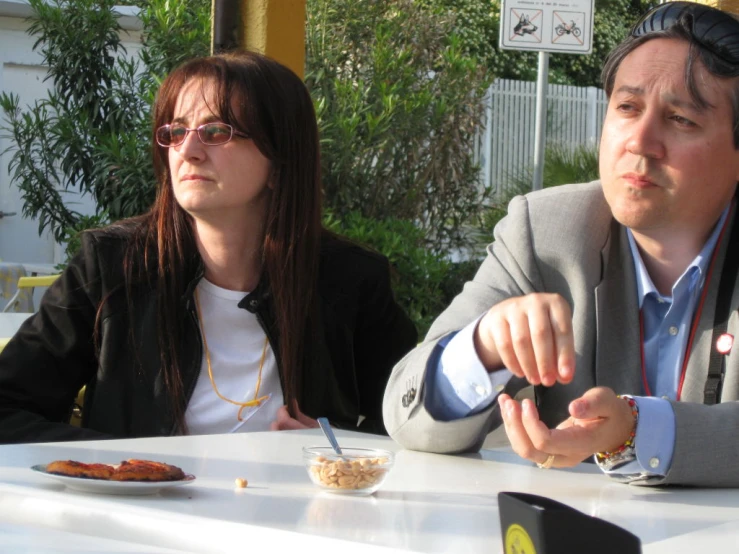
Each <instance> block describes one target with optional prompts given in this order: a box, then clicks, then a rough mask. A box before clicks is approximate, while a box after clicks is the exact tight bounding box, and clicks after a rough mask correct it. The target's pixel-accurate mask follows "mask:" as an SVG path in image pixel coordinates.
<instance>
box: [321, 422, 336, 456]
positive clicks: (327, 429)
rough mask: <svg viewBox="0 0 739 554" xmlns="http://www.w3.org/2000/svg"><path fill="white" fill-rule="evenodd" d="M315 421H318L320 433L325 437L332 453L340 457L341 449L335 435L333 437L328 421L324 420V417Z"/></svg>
mask: <svg viewBox="0 0 739 554" xmlns="http://www.w3.org/2000/svg"><path fill="white" fill-rule="evenodd" d="M316 421H318V425H320V426H321V431H323V434H324V435H326V438H327V439H328V442H329V443H331V448H333V449H334V452H336V453H337V454H338V455H339V456H341V455H342V452H341V447H340V446H339V442H338V441H337V440H336V435H334V432H333V430H332V429H331V424H330V423H329V422H328V419H326V418H325V417H319V418H318V419H317V420H316Z"/></svg>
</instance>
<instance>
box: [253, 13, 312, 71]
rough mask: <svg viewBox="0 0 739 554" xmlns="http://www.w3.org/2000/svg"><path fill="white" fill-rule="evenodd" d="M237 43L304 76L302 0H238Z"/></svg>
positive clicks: (303, 16)
mask: <svg viewBox="0 0 739 554" xmlns="http://www.w3.org/2000/svg"><path fill="white" fill-rule="evenodd" d="M240 1H241V4H240V10H239V12H240V17H241V23H242V29H241V32H240V33H239V40H240V41H242V43H241V44H240V46H241V47H242V48H246V49H247V50H254V51H257V52H260V53H262V54H265V55H267V56H269V57H270V58H273V59H275V60H277V61H278V62H280V63H282V64H284V65H286V66H287V67H289V68H290V69H292V70H293V71H294V72H295V73H296V74H297V75H298V76H299V77H300V78H301V79H302V78H303V77H304V76H305V0H240Z"/></svg>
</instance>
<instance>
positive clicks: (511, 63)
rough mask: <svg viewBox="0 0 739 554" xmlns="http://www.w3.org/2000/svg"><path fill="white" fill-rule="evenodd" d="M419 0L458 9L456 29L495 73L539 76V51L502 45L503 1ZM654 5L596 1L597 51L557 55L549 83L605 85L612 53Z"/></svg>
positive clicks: (509, 76) (521, 77) (624, 0)
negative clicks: (602, 76) (604, 75)
mask: <svg viewBox="0 0 739 554" xmlns="http://www.w3.org/2000/svg"><path fill="white" fill-rule="evenodd" d="M419 1H420V2H421V3H422V4H424V5H425V6H428V7H430V8H431V9H433V10H434V11H435V12H437V13H449V14H455V15H456V16H457V21H458V26H457V27H456V28H455V30H456V31H457V33H458V34H459V36H460V38H461V40H462V49H463V50H464V51H465V52H467V53H469V54H470V55H473V56H475V57H476V58H477V59H478V60H480V62H481V63H483V64H485V65H486V66H487V67H488V69H489V70H490V72H491V73H492V74H493V75H494V76H495V77H499V78H502V79H518V80H523V81H535V80H536V73H537V67H538V60H537V58H538V53H537V52H525V51H520V50H502V49H500V48H499V47H498V36H499V30H500V8H501V3H502V2H501V0H419ZM653 4H655V2H649V1H646V0H595V11H594V16H593V20H594V29H593V52H592V54H588V55H581V54H551V55H550V59H549V82H550V83H556V84H563V85H579V86H600V71H601V68H602V67H603V62H604V60H605V58H606V55H607V54H608V52H610V51H611V49H612V48H613V47H614V46H616V45H617V44H618V43H619V42H620V41H621V40H623V38H624V37H625V36H626V34H627V33H628V31H629V29H630V28H631V25H632V24H633V23H634V22H635V21H636V19H637V18H638V17H639V16H640V15H641V14H642V13H644V12H645V11H646V10H647V9H648V8H649V7H651V6H652V5H653Z"/></svg>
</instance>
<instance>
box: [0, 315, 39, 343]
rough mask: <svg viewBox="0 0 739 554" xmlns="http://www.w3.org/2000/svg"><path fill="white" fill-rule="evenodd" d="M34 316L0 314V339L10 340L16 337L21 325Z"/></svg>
mask: <svg viewBox="0 0 739 554" xmlns="http://www.w3.org/2000/svg"><path fill="white" fill-rule="evenodd" d="M32 315H33V314H31V313H17V312H8V313H2V312H0V339H3V338H6V339H9V338H10V337H12V336H13V335H15V333H16V331H17V330H18V328H19V327H20V326H21V324H22V323H23V322H24V321H25V320H26V319H28V318H29V317H30V316H32Z"/></svg>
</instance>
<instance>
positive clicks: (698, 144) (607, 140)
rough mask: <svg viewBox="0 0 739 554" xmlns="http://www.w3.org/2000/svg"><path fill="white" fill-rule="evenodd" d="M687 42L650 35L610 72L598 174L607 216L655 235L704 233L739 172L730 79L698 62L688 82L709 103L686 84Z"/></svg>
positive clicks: (729, 193)
mask: <svg viewBox="0 0 739 554" xmlns="http://www.w3.org/2000/svg"><path fill="white" fill-rule="evenodd" d="M687 55H688V43H687V42H685V41H682V40H677V39H653V40H650V41H648V42H646V43H644V44H642V45H641V46H639V47H638V48H636V49H635V50H634V51H632V52H631V53H630V54H629V55H628V56H626V57H625V58H624V60H623V62H622V63H621V66H620V67H619V69H618V72H617V73H616V79H615V83H614V87H613V92H612V94H611V98H610V100H609V102H608V111H607V113H606V118H605V122H604V124H603V135H602V138H601V144H600V175H601V181H602V183H603V191H604V193H605V196H606V200H607V202H608V204H609V205H610V207H611V210H612V212H613V215H614V217H615V218H616V220H618V221H619V222H620V223H621V224H623V225H626V226H627V227H630V228H631V229H632V230H634V231H635V232H638V233H641V234H644V235H648V236H652V237H653V238H655V239H658V238H660V237H661V238H663V239H664V238H667V237H672V238H677V237H679V236H693V237H696V238H697V237H700V238H702V239H705V237H706V235H707V234H708V233H709V232H710V230H711V229H712V227H713V226H714V224H715V223H716V221H717V219H718V217H719V215H720V214H721V211H722V209H723V208H724V207H725V206H726V205H727V203H728V202H729V201H730V199H731V197H732V195H733V193H734V189H735V186H736V183H737V181H738V180H739V151H737V150H736V149H735V148H734V139H733V132H732V125H733V121H734V116H733V111H732V106H731V90H732V86H733V84H734V81H733V80H731V81H730V80H724V79H722V80H719V79H716V78H715V77H714V76H713V75H711V74H710V73H709V72H708V71H706V69H705V67H704V66H703V64H702V63H700V62H698V61H696V62H695V63H694V66H693V70H694V76H695V82H696V83H697V86H698V88H699V89H700V91H701V94H702V96H703V98H704V99H705V100H706V101H707V102H708V103H709V104H710V106H708V107H706V108H703V109H701V108H699V107H698V106H697V105H696V104H695V102H694V101H693V99H692V98H691V96H690V94H689V93H688V90H687V88H686V87H685V77H684V75H685V61H686V58H687Z"/></svg>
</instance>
